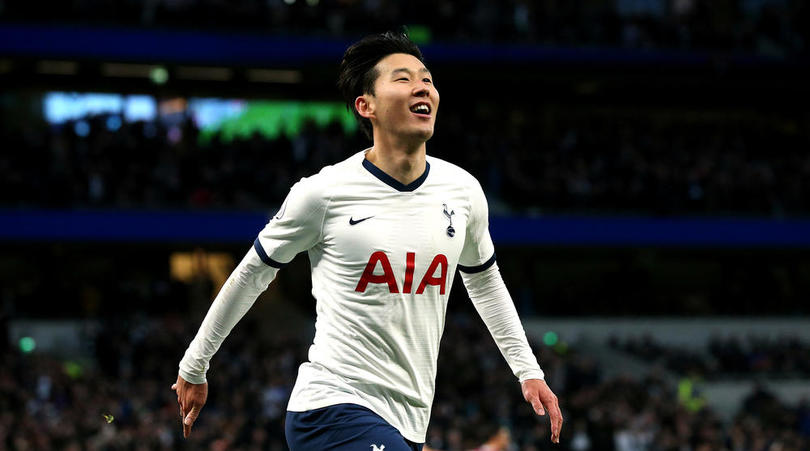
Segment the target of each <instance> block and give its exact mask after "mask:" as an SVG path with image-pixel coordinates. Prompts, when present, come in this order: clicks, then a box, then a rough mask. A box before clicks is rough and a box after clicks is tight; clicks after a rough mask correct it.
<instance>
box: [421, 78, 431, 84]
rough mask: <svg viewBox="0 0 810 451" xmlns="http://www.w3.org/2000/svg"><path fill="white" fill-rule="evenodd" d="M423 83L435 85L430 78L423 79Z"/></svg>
mask: <svg viewBox="0 0 810 451" xmlns="http://www.w3.org/2000/svg"><path fill="white" fill-rule="evenodd" d="M422 81H423V82H425V83H433V82H432V81H431V80H430V79H429V78H423V79H422Z"/></svg>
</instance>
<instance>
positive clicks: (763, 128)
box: [0, 109, 810, 217]
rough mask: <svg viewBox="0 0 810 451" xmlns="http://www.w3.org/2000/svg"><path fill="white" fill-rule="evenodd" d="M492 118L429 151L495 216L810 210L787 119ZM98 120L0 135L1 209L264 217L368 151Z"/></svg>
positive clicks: (330, 139)
mask: <svg viewBox="0 0 810 451" xmlns="http://www.w3.org/2000/svg"><path fill="white" fill-rule="evenodd" d="M493 113H494V112H493V111H490V110H488V109H483V110H482V111H477V112H472V113H470V112H465V113H461V112H459V111H453V110H444V112H443V115H442V121H443V124H444V125H443V126H441V127H439V128H438V130H437V134H436V136H435V137H434V139H433V140H432V141H431V142H430V144H429V146H428V147H429V153H430V154H432V155H435V156H437V157H440V158H445V159H447V160H449V161H451V162H454V163H457V164H459V165H461V166H463V167H465V168H469V170H470V171H471V172H473V173H474V174H475V175H476V176H477V177H478V178H479V180H481V182H482V184H483V185H484V189H485V191H486V192H487V193H488V195H489V197H490V204H491V205H492V210H493V211H495V212H498V211H503V210H504V209H505V210H508V211H513V212H566V213H583V212H585V213H589V212H602V213H605V212H624V213H644V214H652V215H667V214H743V215H764V216H775V217H781V216H785V215H806V214H808V213H810V210H808V208H810V207H809V206H810V202H808V201H807V200H808V199H810V182H808V180H810V154H808V153H807V152H806V151H805V149H807V148H808V146H810V135H808V134H807V130H806V129H802V128H800V127H798V125H797V120H796V119H791V118H769V119H763V118H760V117H757V116H755V115H748V116H746V115H741V116H739V117H724V116H718V117H715V118H709V119H697V118H695V117H692V116H690V115H689V114H688V113H682V114H680V115H679V114H676V113H675V112H671V113H670V114H661V115H657V114H649V113H647V112H640V113H631V114H627V113H621V112H618V111H608V112H587V111H585V112H579V113H577V114H572V113H564V114H559V115H556V116H552V117H549V116H548V115H545V116H544V115H539V114H535V115H527V114H526V113H527V112H522V111H520V110H517V109H516V110H513V111H507V112H504V111H500V112H499V114H493ZM462 118H463V121H462ZM79 123H82V124H86V127H87V128H88V130H84V131H83V132H82V133H78V132H77V124H79ZM105 123H106V117H91V118H87V119H86V120H83V121H78V122H75V123H74V122H70V123H66V124H64V125H62V126H53V127H47V126H39V127H38V126H34V125H32V124H28V125H27V126H26V128H24V129H22V130H19V129H10V128H7V127H2V126H0V139H2V141H3V142H4V143H5V146H6V149H7V150H6V151H5V152H3V153H2V154H1V155H0V205H3V206H29V207H117V208H144V207H146V208H166V207H174V208H176V207H185V208H233V209H269V208H273V207H274V206H276V205H279V204H280V203H281V201H282V200H283V198H284V196H285V195H286V193H287V191H288V189H289V187H290V186H291V185H292V184H293V183H294V182H295V181H297V180H298V179H299V178H301V177H303V176H307V175H310V174H312V173H313V172H314V171H316V170H317V169H318V168H320V167H321V166H322V165H326V164H330V163H333V162H336V161H339V160H340V159H342V158H345V156H346V155H349V154H350V153H353V152H357V151H360V150H361V149H363V148H364V147H365V146H366V143H365V142H363V141H362V140H361V139H360V137H359V135H354V136H344V132H343V130H342V128H340V127H339V126H338V125H337V124H332V125H330V126H327V127H325V128H319V127H316V126H314V124H310V125H308V126H305V127H303V130H302V132H301V133H300V134H299V135H297V136H295V137H294V138H292V139H288V138H286V137H284V136H282V137H280V138H278V139H274V140H269V139H266V138H263V137H262V136H261V135H259V134H255V135H253V136H252V137H250V138H247V139H235V140H233V141H231V142H226V141H224V140H223V139H221V137H220V136H215V137H214V139H213V140H212V141H211V143H210V144H200V143H199V140H198V135H199V130H198V129H197V128H196V126H195V125H194V124H193V123H192V121H190V120H186V121H185V122H184V123H183V124H182V127H180V128H174V127H169V128H166V127H164V126H162V125H161V124H160V123H144V122H136V123H124V124H123V125H122V126H121V127H120V128H118V129H117V130H115V131H113V130H110V129H108V128H107V127H106V126H105V125H104V124H105ZM463 123H476V124H486V126H482V127H469V126H466V127H465V126H464V125H463ZM82 135H86V136H82ZM257 167H261V168H262V170H256V168H257Z"/></svg>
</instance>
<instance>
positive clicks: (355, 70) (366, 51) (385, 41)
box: [337, 31, 425, 139]
mask: <svg viewBox="0 0 810 451" xmlns="http://www.w3.org/2000/svg"><path fill="white" fill-rule="evenodd" d="M394 53H407V54H408V55H413V56H415V57H416V58H417V59H419V61H421V62H422V63H424V62H425V60H424V59H423V58H422V52H421V51H420V50H419V47H417V46H416V44H414V43H413V41H411V40H410V38H408V35H406V34H405V33H401V32H393V31H387V32H385V33H380V34H374V35H370V36H366V37H364V38H363V39H361V40H359V41H357V42H355V43H354V44H352V45H351V46H350V47H349V48H348V49H346V53H344V54H343V60H342V61H341V62H340V70H339V73H338V80H337V86H338V89H339V90H340V94H341V95H342V96H343V99H344V100H345V101H346V108H348V109H349V111H351V112H352V113H354V116H355V118H357V121H358V122H359V123H360V129H361V130H363V133H364V134H365V135H366V137H367V138H368V139H372V130H371V121H369V120H368V119H366V118H364V117H362V116H360V114H359V113H358V112H357V110H356V109H355V108H354V100H355V99H356V98H357V97H359V96H361V95H363V94H371V95H374V82H375V81H376V80H377V77H378V76H379V75H380V74H378V73H377V70H376V69H375V66H376V65H377V63H378V62H380V60H381V59H383V58H385V57H386V56H388V55H391V54H394Z"/></svg>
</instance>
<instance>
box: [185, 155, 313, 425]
mask: <svg viewBox="0 0 810 451" xmlns="http://www.w3.org/2000/svg"><path fill="white" fill-rule="evenodd" d="M322 173H323V171H322ZM325 180H328V177H325V176H321V174H318V175H315V176H312V177H309V178H304V179H301V181H299V182H298V183H296V184H295V185H293V187H292V188H291V189H290V193H289V194H288V195H287V198H286V199H285V200H284V203H283V204H282V206H281V208H280V209H279V211H278V212H277V213H276V215H275V216H274V217H273V218H272V219H271V220H270V222H268V223H267V225H265V227H264V229H262V231H261V232H259V237H258V238H256V241H254V243H253V247H252V248H251V249H250V250H249V251H248V253H247V255H245V258H243V259H242V261H241V262H240V263H239V265H238V266H237V267H236V269H234V271H233V272H232V273H231V275H230V277H228V280H227V281H226V282H225V285H223V286H222V289H221V290H220V291H219V294H217V297H216V299H214V302H213V304H211V308H210V309H209V310H208V314H207V315H206V316H205V319H204V320H203V322H202V325H201V326H200V330H199V331H198V332H197V336H195V337H194V340H192V342H191V345H189V347H188V349H187V350H186V353H185V355H184V356H183V360H181V361H180V370H179V375H178V377H177V382H176V383H175V384H174V385H172V389H173V390H175V391H177V402H178V403H180V410H181V413H182V416H183V434H184V435H185V436H186V437H188V434H189V433H190V432H191V426H192V425H193V424H194V421H195V420H196V419H197V415H199V412H200V409H202V406H203V404H205V400H206V398H207V393H208V385H207V383H206V380H205V373H206V372H207V371H208V365H209V362H210V361H211V357H213V355H214V353H215V352H217V350H218V349H219V347H220V345H221V344H222V342H223V341H224V340H225V337H227V336H228V334H229V333H230V332H231V329H233V327H234V326H235V325H236V323H237V322H238V321H239V320H240V319H242V316H244V315H245V313H246V312H247V311H248V310H249V309H250V307H251V306H252V305H253V303H254V302H255V301H256V298H257V297H258V296H259V294H261V292H263V291H264V290H265V289H267V286H268V285H270V282H272V281H273V279H274V278H275V277H276V273H277V272H278V270H279V268H281V267H283V266H284V265H286V264H287V263H289V262H290V261H291V260H292V259H293V258H294V257H295V255H296V254H298V253H299V252H302V251H304V250H307V249H310V248H311V247H312V246H314V245H315V243H317V242H318V240H319V239H320V235H321V229H322V226H323V221H324V215H325V214H326V197H325V195H324V193H325V192H328V189H327V188H326V185H324V181H325Z"/></svg>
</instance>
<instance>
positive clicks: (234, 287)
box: [172, 33, 562, 451]
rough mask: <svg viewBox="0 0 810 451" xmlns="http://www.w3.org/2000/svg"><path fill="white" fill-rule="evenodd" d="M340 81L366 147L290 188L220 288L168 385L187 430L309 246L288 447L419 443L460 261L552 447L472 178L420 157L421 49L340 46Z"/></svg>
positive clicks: (551, 400)
mask: <svg viewBox="0 0 810 451" xmlns="http://www.w3.org/2000/svg"><path fill="white" fill-rule="evenodd" d="M338 86H339V88H340V90H341V92H342V94H343V96H344V98H345V99H346V102H347V106H348V107H349V108H350V109H351V110H352V111H353V112H354V114H355V115H356V117H357V119H358V120H359V121H360V125H361V128H362V129H363V131H364V133H366V135H367V136H368V137H369V138H371V139H372V141H373V145H372V147H370V148H368V149H366V150H363V151H361V152H358V153H356V154H354V155H352V156H351V157H349V158H348V159H346V160H344V161H342V162H340V163H337V164H335V165H333V166H327V167H325V168H324V169H322V170H321V171H320V172H319V173H318V174H316V175H313V176H311V177H307V178H304V179H302V180H301V181H299V182H298V183H296V184H295V185H294V186H293V187H292V189H291V190H290V193H289V195H288V196H287V199H286V200H285V201H284V204H283V205H282V207H281V209H280V210H279V212H278V213H277V214H276V216H275V217H274V218H273V219H272V220H271V221H270V222H269V223H268V224H267V225H266V226H265V228H264V229H263V230H262V231H261V232H260V233H259V236H258V238H257V239H256V241H255V242H254V244H253V247H252V248H251V249H250V250H249V251H248V253H247V255H246V256H245V257H244V259H243V260H242V261H241V263H240V264H239V265H238V266H237V268H236V269H235V270H234V272H233V274H231V276H230V277H229V278H228V280H227V282H225V285H224V286H223V287H222V289H221V290H220V292H219V294H218V295H217V298H216V299H215V300H214V303H213V304H212V306H211V309H210V310H209V312H208V314H207V316H206V317H205V319H204V320H203V323H202V325H201V326H200V330H199V332H198V333H197V336H196V337H195V338H194V340H193V341H192V342H191V345H190V346H189V348H188V350H187V351H186V353H185V355H184V357H183V359H182V361H181V362H180V370H179V375H178V378H177V382H176V383H175V384H174V385H173V386H172V388H173V389H175V390H176V391H177V399H178V402H179V403H180V409H181V414H182V416H183V429H184V435H185V436H188V434H189V433H190V431H191V427H192V425H193V423H194V421H195V420H196V418H197V416H198V415H199V412H200V409H201V408H202V406H203V404H204V403H205V400H206V397H207V392H208V386H207V383H206V379H205V374H206V371H207V370H208V365H209V361H210V359H211V357H212V356H213V354H214V353H215V352H216V351H217V349H219V346H220V345H221V343H222V341H223V340H224V339H225V337H226V336H227V335H228V333H229V332H230V331H231V329H232V328H233V326H234V325H235V324H236V322H237V321H239V319H240V318H241V317H242V316H243V315H244V313H245V312H246V311H247V310H248V309H249V308H250V306H251V305H252V304H253V302H254V301H255V299H256V297H257V296H258V295H259V294H260V293H261V292H262V291H264V290H265V289H266V288H267V286H268V285H269V284H270V282H271V281H272V280H273V278H275V276H276V273H277V271H278V270H279V268H281V267H283V266H284V265H286V264H287V263H289V262H290V261H291V260H292V259H293V258H294V257H295V255H296V254H298V253H299V252H302V251H307V252H308V254H309V260H310V264H311V269H312V294H313V296H314V297H315V299H316V302H317V305H316V311H317V319H316V324H315V326H316V333H315V338H314V341H313V344H312V346H311V347H310V350H309V360H308V361H307V362H305V363H303V364H302V365H301V367H300V368H299V372H298V379H297V381H296V384H295V387H294V388H293V391H292V394H291V396H290V401H289V405H288V407H287V410H288V412H287V420H286V436H287V443H288V444H289V446H290V449H291V450H292V451H308V450H373V449H380V450H382V449H385V450H386V451H408V450H421V449H422V446H423V443H424V441H425V434H426V432H427V427H428V422H429V420H430V409H431V405H432V403H433V394H434V386H435V379H436V362H437V358H438V351H439V342H440V340H441V336H442V331H443V330H444V320H445V312H446V307H447V299H448V297H449V295H450V287H451V286H452V283H453V278H454V276H455V273H456V269H458V270H459V271H460V272H461V276H462V279H463V281H464V285H465V287H466V288H467V291H468V293H469V295H470V298H471V299H472V301H473V303H474V305H475V308H476V310H477V311H478V313H479V314H480V315H481V318H482V319H483V320H484V323H485V324H486V326H487V328H488V329H489V331H490V332H491V333H492V336H493V338H494V339H495V342H496V343H497V345H498V347H499V349H500V350H501V353H502V354H503V356H504V357H505V358H506V361H507V362H508V364H509V366H510V368H511V369H512V371H513V373H514V374H515V376H516V377H517V379H518V380H519V381H520V383H521V386H522V391H523V396H524V398H525V399H526V400H527V401H528V402H529V403H531V405H532V406H533V408H534V410H535V411H536V412H537V414H539V415H544V414H545V411H546V410H548V412H549V416H550V420H551V431H552V432H551V440H552V441H554V442H558V441H559V434H560V428H561V427H562V415H561V414H560V409H559V405H558V403H557V398H556V396H555V395H554V393H552V391H551V390H550V389H549V387H548V385H546V383H545V381H544V380H543V371H542V370H541V369H540V366H539V365H538V363H537V359H536V357H535V356H534V354H533V353H532V350H531V348H530V347H529V345H528V342H527V340H526V334H525V332H524V330H523V326H522V325H521V323H520V319H519V318H518V315H517V313H516V311H515V308H514V305H513V303H512V299H511V298H510V296H509V292H508V291H507V290H506V287H505V285H504V283H503V280H502V279H501V276H500V273H499V271H498V266H497V264H496V262H495V250H494V246H493V244H492V240H491V239H490V235H489V230H488V211H487V201H486V198H485V197H484V193H483V191H482V190H481V186H480V185H479V183H478V181H477V180H476V179H475V178H474V177H473V176H472V175H470V174H469V173H467V172H466V171H464V170H463V169H461V168H459V167H457V166H455V165H452V164H450V163H447V162H445V161H442V160H439V159H437V158H432V157H429V156H427V155H426V145H425V143H426V142H427V141H428V140H429V139H430V137H431V136H432V135H433V128H434V125H435V122H436V114H437V112H438V110H439V93H438V91H437V90H436V87H435V86H434V84H433V78H432V76H431V74H430V71H428V69H427V68H426V67H425V65H424V63H423V59H422V54H421V52H420V50H419V48H417V46H416V45H415V44H413V43H412V42H411V41H410V40H409V39H408V38H407V37H406V36H404V35H400V34H394V33H385V34H381V35H374V36H369V37H366V38H364V39H363V40H361V41H359V42H357V43H355V44H354V45H352V46H351V47H349V49H348V50H347V51H346V53H345V55H344V57H343V61H342V62H341V65H340V75H339V79H338Z"/></svg>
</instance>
